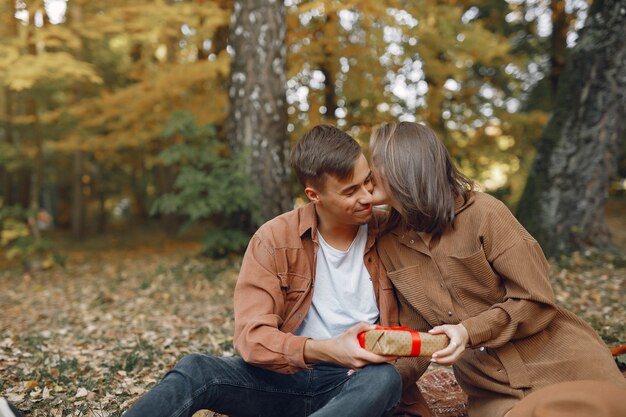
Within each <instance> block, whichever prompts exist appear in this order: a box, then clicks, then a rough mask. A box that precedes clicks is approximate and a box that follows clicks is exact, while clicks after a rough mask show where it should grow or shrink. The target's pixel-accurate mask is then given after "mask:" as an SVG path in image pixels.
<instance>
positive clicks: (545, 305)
mask: <svg viewBox="0 0 626 417" xmlns="http://www.w3.org/2000/svg"><path fill="white" fill-rule="evenodd" d="M371 152H372V159H373V161H372V162H373V164H372V169H373V171H374V177H375V179H376V181H377V185H376V188H375V191H374V200H375V203H378V204H389V205H391V207H392V210H391V214H390V219H389V223H388V228H387V230H388V231H389V233H387V234H386V235H385V236H383V237H382V238H381V239H379V241H378V250H379V252H380V255H381V258H382V260H383V263H384V264H385V267H386V268H387V271H388V273H389V277H390V278H391V280H392V281H393V284H394V286H395V287H396V290H397V293H398V297H399V299H400V304H401V324H403V325H408V326H409V327H410V328H413V329H416V330H420V331H427V330H430V333H433V334H440V333H445V334H447V335H448V337H449V338H450V344H449V345H448V347H446V348H445V349H443V350H441V351H439V352H436V353H435V354H433V357H432V359H431V362H435V363H438V364H442V365H450V364H452V365H453V369H454V373H455V375H456V378H457V380H458V382H459V384H460V385H461V387H462V388H463V390H464V391H465V392H466V393H467V394H468V397H469V403H468V411H469V415H470V417H474V416H477V417H500V416H504V415H505V414H506V413H507V412H508V411H509V410H510V409H511V408H512V407H513V406H514V405H515V404H516V402H518V401H519V400H520V399H522V398H524V397H525V396H526V395H528V394H530V393H532V392H534V391H536V390H538V389H539V388H542V387H546V386H548V385H552V384H556V383H560V382H565V381H577V380H596V381H609V382H611V383H614V384H616V385H618V386H623V387H626V383H625V382H624V381H625V380H624V378H623V377H622V375H621V373H620V372H619V370H618V369H617V366H616V365H615V362H614V361H613V359H612V356H611V354H610V352H609V350H608V349H607V347H606V346H605V345H604V343H603V342H602V340H601V339H600V338H599V337H598V335H597V334H596V333H595V332H594V331H593V329H591V327H589V326H588V325H587V324H586V323H584V322H583V321H582V320H581V319H579V318H578V317H576V316H575V315H574V314H572V313H571V312H569V311H567V310H564V309H562V308H560V307H559V306H557V305H556V304H555V301H554V294H553V292H552V288H551V286H550V283H549V272H550V268H549V264H548V262H547V261H546V259H545V257H544V255H543V252H542V250H541V248H540V247H539V244H538V243H537V242H536V241H535V240H534V239H533V237H532V236H531V235H530V234H529V233H528V232H527V231H526V230H525V229H524V228H523V227H522V226H521V225H520V224H519V223H518V222H517V220H516V219H515V218H514V217H513V215H512V214H511V212H510V211H509V210H508V209H507V208H506V207H505V205H504V204H502V203H501V202H500V201H498V200H497V199H495V198H493V197H491V196H489V195H487V194H483V193H480V192H477V191H474V186H473V182H472V181H471V180H470V179H468V178H466V177H465V176H463V175H462V174H461V173H460V172H459V171H458V170H457V169H456V168H455V166H454V164H453V162H452V160H451V158H450V155H449V154H448V152H447V150H446V148H445V147H444V146H443V144H442V143H441V142H440V141H439V140H438V139H437V138H436V136H435V135H434V133H433V132H432V131H431V130H430V129H428V128H427V127H425V126H423V125H420V124H417V123H409V122H402V123H399V124H393V123H392V124H386V125H383V126H381V127H380V128H378V129H377V130H376V131H375V132H374V134H373V136H372V149H371ZM427 366H428V364H427V363H426V364H425V366H423V367H422V369H420V370H419V371H418V373H419V372H423V371H424V370H425V368H426V367H427ZM620 389H622V388H620ZM625 392H626V391H625Z"/></svg>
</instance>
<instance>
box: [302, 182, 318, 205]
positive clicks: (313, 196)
mask: <svg viewBox="0 0 626 417" xmlns="http://www.w3.org/2000/svg"><path fill="white" fill-rule="evenodd" d="M304 193H305V194H306V196H307V197H309V200H311V201H312V202H314V203H317V202H318V201H319V199H320V196H319V193H318V192H317V190H316V189H315V188H313V187H309V186H307V187H306V188H305V189H304Z"/></svg>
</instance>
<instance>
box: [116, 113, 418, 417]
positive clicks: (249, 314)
mask: <svg viewBox="0 0 626 417" xmlns="http://www.w3.org/2000/svg"><path fill="white" fill-rule="evenodd" d="M291 163H292V165H293V167H294V169H295V171H296V174H297V176H298V178H299V180H300V182H301V183H302V185H303V186H304V191H305V193H306V195H307V197H308V198H309V199H310V200H311V203H310V204H309V205H307V206H305V207H302V208H298V209H295V210H293V211H291V212H288V213H285V214H283V215H280V216H278V217H277V218H275V219H273V220H270V221H269V222H267V223H266V224H264V225H263V226H261V228H260V229H259V230H258V231H257V232H256V234H255V235H254V236H253V238H252V240H251V241H250V244H249V246H248V249H247V251H246V254H245V256H244V258H243V263H242V266H241V270H240V274H239V278H238V281H237V285H236V287H235V295H234V308H235V336H234V342H235V348H236V349H237V351H238V352H239V354H240V355H241V357H230V358H225V357H212V356H207V355H200V354H193V355H189V356H187V357H185V358H183V359H182V360H181V361H180V362H179V363H178V364H177V365H176V367H175V368H174V369H172V371H170V372H169V373H168V374H167V375H166V376H165V377H164V378H163V380H162V381H161V382H160V383H159V384H158V385H156V386H155V387H154V388H153V389H152V390H151V391H149V392H148V393H146V394H145V395H144V396H143V397H142V398H141V399H139V401H137V403H136V404H135V405H134V406H133V407H132V408H131V409H130V410H129V411H128V412H127V413H126V414H125V417H136V416H145V417H147V416H150V417H154V416H191V415H193V413H194V412H195V411H197V410H200V409H210V410H213V411H217V412H219V413H222V414H228V415H232V416H247V415H250V416H251V415H254V416H291V415H298V416H302V415H313V416H317V417H320V416H332V417H336V416H360V417H361V416H383V415H388V414H390V413H391V412H392V411H393V409H394V408H395V407H396V405H397V404H398V403H399V401H400V395H401V386H402V380H401V377H400V374H399V372H398V370H397V369H396V367H394V366H393V365H391V364H390V363H391V362H392V361H393V360H395V359H396V358H390V357H385V356H379V355H376V354H373V353H371V352H368V351H366V350H364V349H362V348H361V347H360V346H359V345H358V341H357V334H358V333H359V332H361V331H364V330H368V329H370V328H372V327H373V324H374V323H380V324H382V325H396V324H397V304H396V299H395V295H394V292H393V289H392V286H391V283H390V282H389V280H388V278H387V276H386V274H385V271H384V269H383V268H382V266H381V264H380V262H379V259H378V255H377V253H376V250H375V249H374V240H375V236H376V233H377V232H378V220H379V216H378V215H375V214H374V211H373V207H372V195H371V192H372V188H373V184H372V174H371V172H370V169H369V165H368V163H367V160H366V159H365V157H364V156H363V153H362V151H361V148H360V146H359V144H358V143H357V142H356V141H355V140H354V139H353V138H351V137H350V136H349V135H347V134H345V133H343V132H342V131H340V130H339V129H337V128H335V127H332V126H325V125H324V126H317V127H314V128H313V129H312V130H311V131H310V132H308V133H307V134H305V135H304V136H303V137H302V138H301V139H300V141H298V143H297V144H296V146H295V148H294V149H293V151H292V154H291ZM403 373H404V372H403ZM412 382H414V381H412ZM412 385H413V386H412V387H411V388H413V389H416V388H415V385H414V383H413V384H412Z"/></svg>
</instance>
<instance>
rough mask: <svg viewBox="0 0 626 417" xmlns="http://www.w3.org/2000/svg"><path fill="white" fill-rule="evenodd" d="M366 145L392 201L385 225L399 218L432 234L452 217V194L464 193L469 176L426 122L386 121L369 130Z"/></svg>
mask: <svg viewBox="0 0 626 417" xmlns="http://www.w3.org/2000/svg"><path fill="white" fill-rule="evenodd" d="M370 146H371V147H370V150H371V153H372V162H373V165H374V167H375V168H376V169H382V174H383V177H384V179H385V181H386V184H384V185H383V184H381V185H380V186H386V187H387V190H388V192H390V193H391V197H392V198H393V199H394V200H395V201H396V202H397V203H398V204H397V205H398V206H399V210H398V211H396V210H395V209H393V210H392V211H391V216H390V219H389V222H388V223H387V226H388V229H389V228H393V227H395V226H397V225H398V224H399V223H400V222H402V223H403V224H405V225H406V226H408V227H410V228H412V229H415V230H417V231H421V232H427V233H431V234H433V235H434V236H438V235H440V234H441V233H443V231H444V230H445V229H446V228H447V227H448V226H450V225H452V224H453V222H454V215H455V199H456V197H457V196H461V197H463V200H464V201H467V199H468V198H469V193H470V191H472V190H473V189H474V182H473V181H472V180H471V179H469V178H467V177H466V176H465V175H463V174H461V173H460V172H459V170H458V169H457V168H456V167H455V166H454V163H453V162H452V158H451V157H450V154H449V153H448V150H447V149H446V147H445V146H444V145H443V143H442V142H441V141H439V139H437V137H436V136H435V133H434V132H433V131H432V130H430V129H429V128H428V127H426V126H424V125H421V124H419V123H414V122H401V123H386V124H383V125H382V126H380V127H379V128H378V129H376V130H375V131H374V133H373V134H372V139H371V144H370Z"/></svg>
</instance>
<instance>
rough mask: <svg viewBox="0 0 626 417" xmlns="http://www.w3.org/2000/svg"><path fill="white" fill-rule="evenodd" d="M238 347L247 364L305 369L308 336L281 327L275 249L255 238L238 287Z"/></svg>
mask: <svg viewBox="0 0 626 417" xmlns="http://www.w3.org/2000/svg"><path fill="white" fill-rule="evenodd" d="M234 307H235V336H234V344H235V349H236V350H237V351H238V352H239V354H240V355H241V357H242V358H243V359H244V360H245V361H246V362H248V363H250V364H252V365H256V366H260V367H263V368H268V369H272V370H274V371H278V372H283V373H293V372H295V371H297V370H298V369H301V368H306V367H307V365H306V362H305V360H304V345H305V342H306V341H307V338H306V337H302V336H296V335H293V334H291V333H285V332H282V331H280V330H279V328H280V326H281V325H282V324H283V319H284V316H285V314H286V312H285V299H284V293H283V291H282V289H281V281H280V278H279V276H278V273H277V270H276V264H275V260H274V252H273V248H271V247H269V246H268V245H267V244H264V242H263V241H262V240H261V238H260V237H259V236H258V235H255V236H253V237H252V240H251V241H250V244H249V245H248V249H247V250H246V253H245V255H244V258H243V262H242V265H241V270H240V271H239V278H238V279H237V284H236V286H235V295H234Z"/></svg>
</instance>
